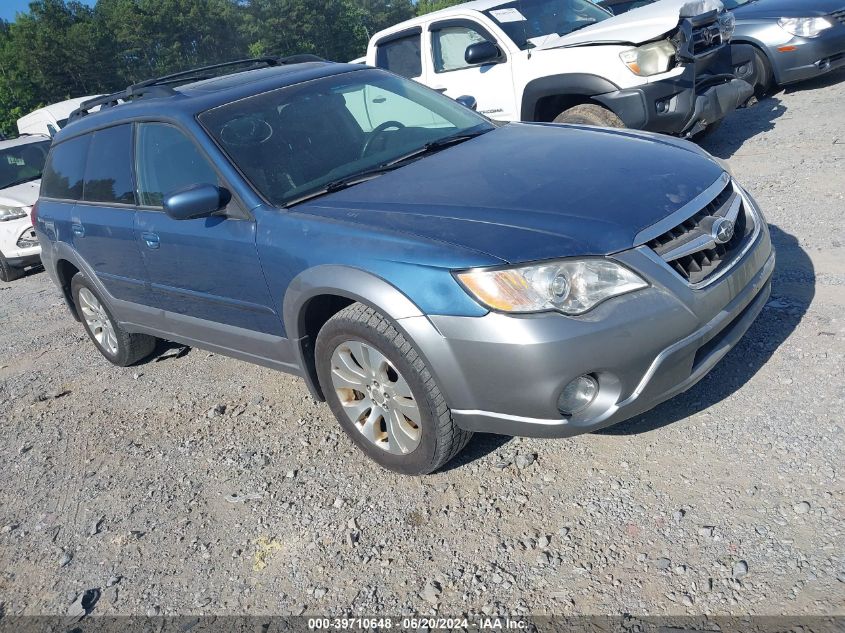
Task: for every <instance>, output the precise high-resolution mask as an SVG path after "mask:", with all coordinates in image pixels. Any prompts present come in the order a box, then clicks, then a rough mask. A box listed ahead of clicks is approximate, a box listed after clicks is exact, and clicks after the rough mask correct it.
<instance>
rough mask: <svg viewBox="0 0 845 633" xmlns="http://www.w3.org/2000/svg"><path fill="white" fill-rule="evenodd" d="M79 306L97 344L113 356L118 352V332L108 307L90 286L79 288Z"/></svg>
mask: <svg viewBox="0 0 845 633" xmlns="http://www.w3.org/2000/svg"><path fill="white" fill-rule="evenodd" d="M78 297H79V308H80V311H81V312H82V318H83V319H84V320H85V325H87V326H88V330H89V331H90V332H91V335H92V336H93V337H94V340H95V341H97V344H98V345H99V346H100V347H101V348H103V349H104V350H106V351H107V352H108V353H109V354H111V355H112V356H116V355H117V352H118V347H117V334H115V331H114V326H113V325H112V322H111V319H110V318H109V315H108V313H107V312H106V309H105V308H104V307H103V305H102V304H101V303H100V301H99V299H97V297H96V296H95V295H94V293H93V292H91V291H90V290H88V288H80V289H79V294H78Z"/></svg>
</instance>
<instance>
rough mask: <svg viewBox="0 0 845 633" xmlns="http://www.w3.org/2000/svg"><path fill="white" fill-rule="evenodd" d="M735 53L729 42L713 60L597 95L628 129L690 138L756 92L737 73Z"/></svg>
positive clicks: (597, 98) (692, 64)
mask: <svg viewBox="0 0 845 633" xmlns="http://www.w3.org/2000/svg"><path fill="white" fill-rule="evenodd" d="M731 56H732V51H731V47H730V46H724V47H723V48H722V49H721V50H719V51H717V52H715V53H714V54H713V55H712V58H713V59H709V60H706V61H697V62H696V63H690V64H687V65H686V66H684V67H683V71H682V72H681V73H679V74H675V75H673V76H671V77H668V78H666V79H660V80H656V81H651V82H649V83H646V84H643V85H641V86H638V87H636V88H629V89H623V90H616V91H614V92H610V93H606V94H603V95H598V96H596V97H595V99H596V100H597V101H599V102H600V103H602V104H603V105H605V106H606V107H608V108H609V109H610V110H612V111H613V112H614V113H615V114H616V115H617V116H618V117H619V118H620V119H622V121H623V122H624V123H625V125H626V127H629V128H634V129H640V130H648V131H650V132H662V133H664V134H677V135H680V136H686V137H689V136H692V135H693V134H695V133H696V132H699V131H701V130H702V129H704V127H706V126H707V125H709V124H711V123H715V122H716V121H719V120H720V119H722V118H724V117H725V116H726V115H728V114H729V113H731V112H733V111H734V110H736V108H738V107H739V106H740V105H742V104H743V103H745V102H746V101H747V100H748V99H749V98H750V97H751V96H752V95H753V94H754V89H753V87H752V86H751V85H750V84H749V83H747V82H746V81H743V80H742V79H737V78H736V77H735V76H734V75H733V74H731V73H732V70H733V68H734V67H735V66H736V65H737V60H735V59H732V58H731ZM716 71H720V72H716Z"/></svg>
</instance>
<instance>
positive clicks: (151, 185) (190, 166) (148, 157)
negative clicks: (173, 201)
mask: <svg viewBox="0 0 845 633" xmlns="http://www.w3.org/2000/svg"><path fill="white" fill-rule="evenodd" d="M135 165H136V172H137V177H138V198H139V202H140V204H141V205H143V206H149V207H160V206H161V204H162V200H164V196H165V195H166V194H169V193H173V192H175V191H179V190H180V189H185V188H186V187H190V186H191V185H203V184H207V185H219V184H220V182H219V180H218V178H217V174H216V172H215V171H214V169H213V168H212V167H211V165H210V164H209V163H208V161H207V160H206V159H205V157H204V156H203V155H202V153H201V152H200V151H199V149H197V146H196V145H194V143H193V142H192V141H191V140H190V139H189V138H188V137H187V136H185V135H184V134H183V133H182V132H181V131H179V130H178V129H177V128H175V127H173V126H172V125H166V124H164V123H142V124H141V125H139V126H138V140H137V143H136V157H135Z"/></svg>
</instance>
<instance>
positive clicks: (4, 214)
mask: <svg viewBox="0 0 845 633" xmlns="http://www.w3.org/2000/svg"><path fill="white" fill-rule="evenodd" d="M28 214H29V209H28V208H27V207H6V206H2V205H0V222H8V221H9V220H17V219H18V218H25V217H26V216H27V215H28Z"/></svg>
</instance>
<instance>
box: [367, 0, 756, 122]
mask: <svg viewBox="0 0 845 633" xmlns="http://www.w3.org/2000/svg"><path fill="white" fill-rule="evenodd" d="M732 31H733V19H732V16H731V14H730V13H728V12H726V11H725V10H724V7H723V6H722V4H721V2H719V0H692V1H690V0H661V1H660V2H656V3H654V4H652V5H650V6H647V7H643V8H642V9H640V10H638V11H636V12H633V13H631V14H629V15H621V16H613V15H612V14H611V13H610V12H609V11H606V10H605V9H602V8H601V7H599V6H597V5H595V4H594V3H592V2H590V1H589V0H511V1H509V2H502V0H476V1H474V2H467V3H464V4H459V5H456V6H454V7H450V8H448V9H444V10H441V11H436V12H434V13H430V14H427V15H424V16H421V17H418V18H414V19H412V20H408V21H406V22H403V23H401V24H397V25H396V26H394V27H392V28H390V29H386V30H384V31H381V32H379V33H377V34H376V35H375V36H374V37H373V38H372V39H371V40H370V43H369V47H368V50H367V63H368V64H369V65H371V66H377V67H381V68H385V69H387V70H390V71H392V72H395V73H397V74H399V75H403V76H405V77H408V78H411V79H415V80H416V81H419V82H421V83H423V84H426V85H427V86H430V87H431V88H434V89H435V90H437V91H439V92H442V93H444V94H446V95H448V96H450V97H452V98H455V99H458V100H459V101H461V102H462V103H464V104H465V105H469V106H470V107H474V108H477V110H478V111H479V112H480V113H482V114H485V115H487V116H489V117H490V118H493V119H498V120H503V121H544V122H556V123H575V124H587V125H600V126H606V127H629V128H636V129H643V130H650V131H655V132H663V133H666V134H674V135H679V136H683V137H692V136H695V135H697V134H699V133H701V132H704V131H705V129H706V128H707V127H708V126H713V125H714V124H716V123H718V122H719V121H721V119H722V118H723V117H725V116H726V115H727V114H729V113H730V112H731V111H733V110H734V109H736V108H737V107H739V106H741V105H743V104H745V103H746V102H747V101H748V100H749V99H751V98H752V96H753V89H752V87H751V86H752V84H753V83H754V81H753V74H754V72H755V70H754V69H755V65H754V63H753V54H752V53H751V52H750V51H748V50H747V49H738V50H734V49H733V48H732V47H731V45H730V39H731V34H732ZM743 56H746V57H747V59H744V57H743ZM372 109H375V110H377V108H375V107H374V108H372Z"/></svg>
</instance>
